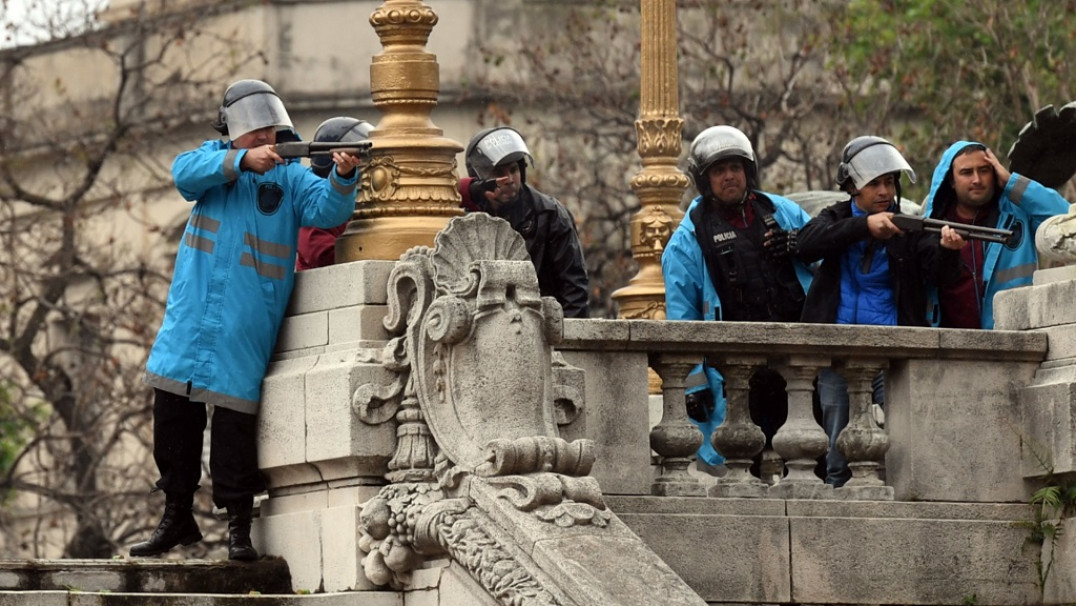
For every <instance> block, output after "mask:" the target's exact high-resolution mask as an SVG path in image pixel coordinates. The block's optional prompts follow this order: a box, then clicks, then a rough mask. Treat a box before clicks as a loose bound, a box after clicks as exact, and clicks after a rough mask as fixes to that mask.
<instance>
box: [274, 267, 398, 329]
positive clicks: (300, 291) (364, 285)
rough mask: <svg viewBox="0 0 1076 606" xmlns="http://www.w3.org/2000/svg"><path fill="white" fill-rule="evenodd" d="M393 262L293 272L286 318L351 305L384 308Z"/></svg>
mask: <svg viewBox="0 0 1076 606" xmlns="http://www.w3.org/2000/svg"><path fill="white" fill-rule="evenodd" d="M395 266H396V261H354V262H351V263H339V264H337V265H330V266H328V267H319V268H317V269H310V270H306V271H300V272H296V274H295V288H294V289H292V292H291V301H290V302H289V304H288V311H287V314H288V315H289V316H292V315H297V314H305V313H312V312H316V311H327V310H330V309H336V308H338V307H350V306H352V305H384V304H385V303H386V301H388V290H387V288H386V287H387V285H388V281H389V274H390V273H391V272H392V268H394V267H395Z"/></svg>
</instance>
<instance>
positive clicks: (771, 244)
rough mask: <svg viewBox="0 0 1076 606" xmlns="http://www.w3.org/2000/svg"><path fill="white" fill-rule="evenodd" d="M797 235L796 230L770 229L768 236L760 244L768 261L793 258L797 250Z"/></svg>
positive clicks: (797, 231) (798, 231)
mask: <svg viewBox="0 0 1076 606" xmlns="http://www.w3.org/2000/svg"><path fill="white" fill-rule="evenodd" d="M799 233H800V230H798V229H781V228H780V227H774V228H772V229H770V231H769V234H770V235H769V236H768V237H766V239H765V240H764V241H763V243H762V245H763V246H764V247H765V249H766V256H767V257H768V258H769V259H770V261H783V260H785V259H787V258H789V257H791V256H794V255H795V254H796V251H797V250H799V244H798V242H797V241H796V236H797V235H798V234H799Z"/></svg>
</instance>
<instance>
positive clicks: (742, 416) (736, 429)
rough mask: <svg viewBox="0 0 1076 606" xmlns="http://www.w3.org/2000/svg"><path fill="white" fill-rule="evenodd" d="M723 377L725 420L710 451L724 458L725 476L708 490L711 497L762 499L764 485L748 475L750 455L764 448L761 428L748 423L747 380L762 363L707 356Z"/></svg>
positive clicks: (758, 358)
mask: <svg viewBox="0 0 1076 606" xmlns="http://www.w3.org/2000/svg"><path fill="white" fill-rule="evenodd" d="M707 359H708V360H710V362H711V363H712V364H713V365H714V366H716V367H717V369H718V370H719V371H721V374H722V375H723V376H724V377H725V400H726V406H725V421H724V422H723V423H722V424H721V426H720V427H718V428H717V429H716V430H714V435H713V436H712V438H711V439H712V440H713V442H714V448H716V449H717V451H718V452H719V453H721V454H722V455H723V456H724V457H725V466H726V467H728V473H727V474H725V476H724V477H722V478H719V479H718V480H717V483H716V484H714V485H713V486H712V487H710V496H712V497H762V496H765V495H766V490H767V488H768V486H767V485H766V483H765V482H763V481H762V480H760V479H758V478H756V477H754V476H753V475H751V463H752V459H753V458H754V456H755V455H756V454H758V453H760V452H762V449H763V447H765V446H766V436H765V434H763V433H762V429H761V428H760V427H759V426H758V425H755V424H754V422H752V421H751V414H750V411H749V410H748V405H747V393H748V381H749V380H750V379H751V375H752V374H754V372H755V369H757V368H758V367H759V366H762V365H764V364H765V363H766V358H764V357H761V356H720V357H708V358H707Z"/></svg>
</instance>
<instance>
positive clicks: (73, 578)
mask: <svg viewBox="0 0 1076 606" xmlns="http://www.w3.org/2000/svg"><path fill="white" fill-rule="evenodd" d="M41 588H42V589H68V590H71V591H122V590H123V589H124V583H123V576H122V575H120V574H119V571H117V570H102V569H97V568H91V567H83V566H78V567H72V568H64V567H60V568H56V569H53V570H48V571H44V572H43V574H42V575H41Z"/></svg>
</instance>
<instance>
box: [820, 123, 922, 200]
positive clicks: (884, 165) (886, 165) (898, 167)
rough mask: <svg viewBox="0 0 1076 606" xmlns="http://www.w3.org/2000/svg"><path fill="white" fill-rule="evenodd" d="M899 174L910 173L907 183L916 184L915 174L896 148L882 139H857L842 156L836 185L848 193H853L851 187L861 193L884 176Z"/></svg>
mask: <svg viewBox="0 0 1076 606" xmlns="http://www.w3.org/2000/svg"><path fill="white" fill-rule="evenodd" d="M900 172H905V173H907V174H908V180H909V181H911V182H912V183H915V171H914V170H912V167H911V166H910V165H909V164H908V161H907V160H905V159H904V156H902V155H900V152H899V151H897V148H896V146H894V145H893V144H892V143H890V142H889V141H887V140H885V139H883V138H881V137H872V136H866V137H856V138H855V139H852V140H851V141H849V142H848V145H845V146H844V151H842V152H841V164H840V166H838V167H837V185H839V186H840V187H841V189H843V190H845V191H850V190H849V186H854V187H855V188H856V189H862V188H863V186H864V185H866V184H868V183H870V182H871V181H873V180H875V179H877V178H878V177H880V176H882V175H888V174H889V173H900ZM898 194H899V191H898Z"/></svg>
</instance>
